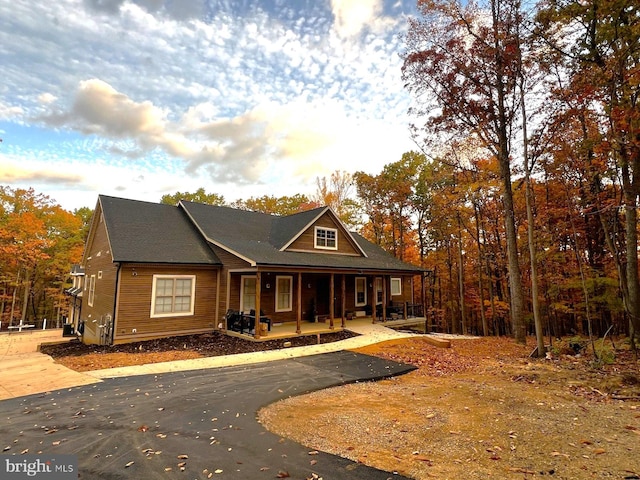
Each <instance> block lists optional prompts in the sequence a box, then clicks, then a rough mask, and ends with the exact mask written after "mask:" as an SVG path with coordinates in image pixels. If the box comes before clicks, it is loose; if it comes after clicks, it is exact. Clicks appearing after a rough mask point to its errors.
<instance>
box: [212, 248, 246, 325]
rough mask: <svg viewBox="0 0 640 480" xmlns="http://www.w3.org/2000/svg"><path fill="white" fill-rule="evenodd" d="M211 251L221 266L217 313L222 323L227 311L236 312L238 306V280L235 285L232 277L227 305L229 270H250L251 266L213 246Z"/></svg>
mask: <svg viewBox="0 0 640 480" xmlns="http://www.w3.org/2000/svg"><path fill="white" fill-rule="evenodd" d="M211 249H212V250H213V252H214V253H215V254H216V255H217V256H218V258H219V259H220V261H221V262H222V264H223V268H222V271H221V272H220V289H219V291H220V299H219V309H218V312H217V318H218V322H221V321H223V319H224V315H225V314H226V313H227V310H229V309H233V310H237V309H238V305H239V304H240V280H238V281H237V282H236V283H234V281H233V276H232V286H231V291H230V292H229V293H230V299H229V304H228V305H227V290H228V288H229V285H227V275H228V272H229V270H234V269H244V268H247V269H248V268H250V267H251V266H250V265H249V263H248V262H247V261H245V260H242V259H241V258H238V257H237V256H235V255H233V254H231V253H229V252H227V251H226V250H224V249H222V248H220V247H217V246H215V245H211Z"/></svg>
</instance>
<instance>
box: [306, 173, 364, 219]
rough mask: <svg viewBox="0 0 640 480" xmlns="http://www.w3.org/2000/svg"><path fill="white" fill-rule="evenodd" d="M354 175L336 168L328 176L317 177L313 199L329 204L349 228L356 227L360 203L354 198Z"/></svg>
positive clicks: (319, 202) (321, 203)
mask: <svg viewBox="0 0 640 480" xmlns="http://www.w3.org/2000/svg"><path fill="white" fill-rule="evenodd" d="M353 183H354V181H353V175H351V174H350V173H348V172H345V171H344V170H336V171H335V172H333V173H332V174H331V176H330V177H329V178H328V179H327V177H322V178H320V177H316V193H315V195H313V197H312V200H313V201H314V202H316V203H318V204H319V205H328V206H329V207H331V208H332V209H333V211H334V212H336V214H337V215H338V217H339V218H340V220H342V222H343V223H344V224H345V225H346V226H347V227H349V228H354V227H356V226H357V225H358V224H359V223H360V221H359V218H358V204H357V202H356V201H355V199H354V198H353V194H354V193H355V192H354V185H353Z"/></svg>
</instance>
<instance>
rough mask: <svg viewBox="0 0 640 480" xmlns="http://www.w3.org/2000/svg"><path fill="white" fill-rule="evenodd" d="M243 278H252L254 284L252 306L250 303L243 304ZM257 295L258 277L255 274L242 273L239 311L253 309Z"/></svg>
mask: <svg viewBox="0 0 640 480" xmlns="http://www.w3.org/2000/svg"><path fill="white" fill-rule="evenodd" d="M245 280H253V282H254V284H255V287H254V289H255V292H254V294H253V295H254V300H253V302H254V304H253V307H252V306H250V305H247V306H245V304H244V282H245ZM257 295H258V279H257V277H256V276H255V275H242V276H240V311H241V312H245V313H249V311H250V310H255V308H256V306H255V301H256V298H255V297H256V296H257Z"/></svg>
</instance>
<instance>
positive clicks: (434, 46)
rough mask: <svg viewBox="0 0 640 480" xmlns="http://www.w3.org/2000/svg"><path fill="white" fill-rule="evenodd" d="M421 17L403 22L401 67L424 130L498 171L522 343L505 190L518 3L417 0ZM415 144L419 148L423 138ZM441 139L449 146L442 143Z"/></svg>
mask: <svg viewBox="0 0 640 480" xmlns="http://www.w3.org/2000/svg"><path fill="white" fill-rule="evenodd" d="M418 7H419V9H420V11H421V14H422V18H420V19H410V20H409V30H408V33H407V36H406V48H407V52H406V54H405V56H404V65H403V69H402V74H403V78H404V80H405V82H406V85H407V88H408V89H409V90H410V92H411V93H413V95H414V97H415V98H416V101H417V102H421V103H419V104H418V106H417V108H416V109H414V110H413V112H414V113H415V114H417V115H420V116H422V117H424V118H426V119H427V120H426V122H425V125H424V129H423V128H420V129H416V130H415V132H416V134H417V135H419V134H422V133H423V132H426V134H427V135H431V134H432V133H434V132H435V133H436V134H440V135H439V137H438V138H439V139H440V141H442V139H443V137H445V136H446V135H451V136H452V137H453V136H459V135H464V136H468V137H471V138H476V139H477V140H479V141H480V142H481V144H482V145H483V146H484V147H485V148H487V149H488V150H489V151H490V152H491V154H492V155H494V156H495V157H496V158H497V160H498V164H499V166H500V174H501V178H502V198H503V205H504V222H505V227H506V239H507V254H508V265H509V286H510V295H511V316H512V319H513V326H514V333H515V338H516V340H517V341H518V342H525V339H526V330H525V319H524V294H523V289H522V280H521V271H520V265H519V260H518V242H517V232H516V223H515V212H514V201H513V191H512V185H511V141H512V131H513V129H514V122H515V119H516V117H517V113H518V112H517V105H518V95H517V91H516V85H517V74H518V70H519V69H518V66H519V59H520V55H519V42H518V33H519V28H518V26H519V22H520V21H521V13H520V2H519V1H518V0H488V1H487V2H486V3H485V4H483V5H481V6H479V5H478V4H477V3H475V2H469V3H462V2H460V1H458V0H420V1H419V2H418ZM417 141H419V142H421V143H423V144H424V143H425V138H424V137H421V138H420V137H419V138H417ZM445 141H452V139H451V138H448V139H447V138H445Z"/></svg>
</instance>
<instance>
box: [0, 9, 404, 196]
mask: <svg viewBox="0 0 640 480" xmlns="http://www.w3.org/2000/svg"><path fill="white" fill-rule="evenodd" d="M268 3H269V6H267V4H265V3H261V2H258V1H248V2H229V1H227V0H212V1H208V2H206V13H205V14H202V12H203V9H204V8H205V2H203V1H201V0H193V1H184V2H182V1H180V2H178V1H165V0H83V2H78V1H77V0H59V1H57V2H53V3H51V2H41V1H36V2H30V1H28V0H16V2H15V9H14V12H13V14H12V15H7V16H4V15H0V44H1V45H6V46H7V48H5V49H4V50H3V51H1V52H0V63H2V64H3V82H2V83H3V85H0V97H1V98H2V100H0V120H7V121H8V122H9V125H2V128H3V129H5V130H7V129H8V130H9V133H8V134H6V135H4V134H3V136H4V137H5V148H4V151H5V153H6V152H7V148H6V144H7V138H8V137H9V136H10V135H12V132H11V129H12V128H11V127H12V125H15V126H20V127H21V128H22V129H23V130H22V131H21V132H20V134H21V135H22V138H23V139H24V138H25V136H28V135H29V133H28V132H27V131H26V130H28V129H29V128H32V127H33V133H32V134H31V136H30V137H29V141H28V142H26V141H25V142H24V145H20V147H21V148H22V151H21V153H20V155H22V158H23V162H22V167H23V168H24V169H27V170H29V171H33V172H37V171H43V172H47V168H49V169H50V165H52V164H56V165H57V166H58V167H57V168H59V169H60V171H70V170H69V168H70V167H65V166H64V165H67V164H66V163H65V160H68V158H71V159H75V160H74V167H73V172H74V173H76V174H78V175H80V176H81V179H80V180H78V184H76V185H79V184H82V185H84V186H86V188H87V189H89V190H90V191H91V189H92V188H93V185H94V180H93V177H92V174H91V169H97V168H98V167H97V165H101V167H100V170H99V172H100V173H99V175H100V179H101V180H104V183H105V184H107V180H108V184H109V185H117V186H119V187H118V188H120V189H121V190H118V191H122V192H125V191H126V192H129V193H130V192H133V191H141V188H142V186H141V185H140V182H138V184H137V186H134V185H133V184H131V185H129V183H128V182H129V181H128V180H126V179H127V178H128V177H129V175H130V174H129V173H128V171H129V170H131V169H134V170H140V171H141V174H142V177H143V178H144V179H145V181H151V180H150V179H151V178H153V182H155V184H154V185H153V186H151V185H149V186H148V187H147V189H148V190H149V191H150V193H149V195H154V193H153V191H155V190H156V187H158V188H160V186H162V187H163V188H172V186H174V185H176V186H178V187H177V188H180V189H182V190H190V189H192V188H193V186H194V185H197V186H201V185H202V186H205V187H206V186H207V185H208V186H209V187H211V189H212V190H213V191H219V190H224V189H227V188H228V189H229V190H228V192H227V193H226V195H225V196H229V198H233V199H235V198H237V197H239V196H240V192H243V193H244V192H248V193H249V195H256V194H258V193H260V192H261V191H262V192H266V193H269V192H271V193H273V186H271V187H269V186H268V184H269V182H272V181H276V182H278V187H277V188H278V190H283V189H284V188H285V186H286V188H289V189H291V193H296V191H300V190H301V189H302V188H304V184H305V182H306V181H307V180H308V179H312V180H313V178H315V176H317V175H326V174H330V173H331V172H332V171H333V170H335V169H340V170H344V169H346V170H349V171H355V170H357V169H369V170H371V169H376V168H378V169H379V168H381V166H382V165H383V164H384V163H388V162H390V161H394V160H396V159H398V158H399V157H400V155H401V152H402V151H403V149H408V148H412V145H409V144H408V143H409V140H408V138H409V136H408V134H407V133H406V132H405V130H404V126H403V123H402V122H403V121H404V118H405V116H406V108H407V105H408V99H407V95H406V94H405V92H403V89H402V85H401V83H400V79H399V77H400V66H401V62H400V59H399V56H398V51H399V49H400V48H401V45H400V40H399V38H398V32H399V31H400V30H401V29H402V28H403V27H402V26H401V24H402V22H403V19H402V18H400V17H398V16H395V17H389V16H385V14H384V10H383V1H382V0H377V1H368V0H352V1H348V0H332V1H331V3H329V2H300V3H296V2H291V3H282V2H268ZM387 7H392V9H391V10H389V9H387V12H389V11H392V10H393V9H395V10H398V9H400V6H398V5H395V6H393V5H387ZM0 9H1V7H0ZM13 138H16V136H12V139H13ZM63 141H64V142H66V143H69V144H70V145H67V144H66V143H65V144H64V145H63V144H62V143H58V142H63ZM33 144H37V146H35V145H33ZM67 149H68V150H70V151H71V154H69V152H68V150H67ZM16 152H17V150H16ZM34 152H35V153H36V155H35V156H30V155H32V154H33V153H34ZM0 153H2V152H0ZM17 154H18V153H16V155H17ZM47 157H48V163H47ZM16 162H17V165H20V162H19V161H17V160H16ZM167 164H170V165H171V173H170V174H169V175H165V173H164V170H166V165H167ZM47 165H49V167H48V166H47ZM84 165H89V170H87V169H85V167H84ZM107 166H109V170H108V171H107V170H105V169H106V167H107ZM118 169H120V170H119V171H120V173H119V174H118V175H116V174H115V172H116V171H118ZM125 170H126V171H125ZM54 171H55V170H54ZM83 172H86V175H85V174H84V173H83ZM111 172H114V173H113V174H112V173H111ZM156 174H157V175H158V176H157V177H155V176H154V175H156ZM138 176H139V175H138ZM21 178H23V179H24V180H25V181H27V180H28V178H30V177H29V174H28V172H27V173H24V174H23V175H22V177H21ZM31 178H36V177H35V176H33V177H31ZM42 178H43V179H44V178H46V175H45V176H43V177H42ZM96 178H98V177H96ZM58 180H60V179H58ZM51 181H52V183H51V185H55V183H54V182H55V181H56V178H54V176H52V177H51ZM44 182H45V180H43V183H42V184H43V185H44V184H45V183H44ZM123 182H127V184H126V185H124V184H123ZM182 182H184V183H182ZM95 185H98V187H97V188H99V182H98V181H95ZM74 188H76V187H74ZM78 188H85V187H80V186H78ZM109 188H115V187H111V186H110V187H109ZM261 188H264V189H265V190H260V189H261ZM136 189H137V190H136ZM245 189H246V190H245ZM229 192H230V193H229ZM63 193H64V192H63ZM221 193H224V192H221ZM236 195H237V197H236ZM135 198H139V197H135ZM157 198H159V197H158V196H154V197H153V199H154V200H156V199H157Z"/></svg>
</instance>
